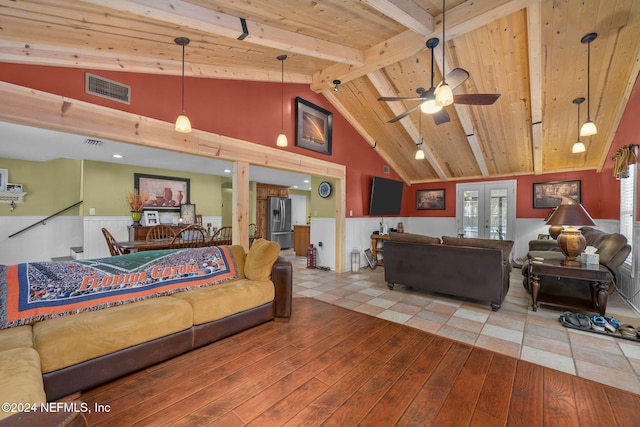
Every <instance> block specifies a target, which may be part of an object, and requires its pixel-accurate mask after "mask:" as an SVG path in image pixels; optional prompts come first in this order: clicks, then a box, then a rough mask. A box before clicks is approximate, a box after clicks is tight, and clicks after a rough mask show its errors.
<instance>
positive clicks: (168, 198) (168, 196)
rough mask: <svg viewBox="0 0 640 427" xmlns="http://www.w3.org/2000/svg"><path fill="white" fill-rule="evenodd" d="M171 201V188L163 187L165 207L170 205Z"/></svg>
mask: <svg viewBox="0 0 640 427" xmlns="http://www.w3.org/2000/svg"><path fill="white" fill-rule="evenodd" d="M172 199H173V191H171V188H169V187H165V188H164V202H165V203H166V204H167V205H170V204H171V200H172Z"/></svg>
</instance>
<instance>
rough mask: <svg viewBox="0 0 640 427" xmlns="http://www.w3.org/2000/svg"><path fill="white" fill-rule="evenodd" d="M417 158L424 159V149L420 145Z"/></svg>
mask: <svg viewBox="0 0 640 427" xmlns="http://www.w3.org/2000/svg"><path fill="white" fill-rule="evenodd" d="M416 160H424V151H422V148H420V147H418V150H417V151H416Z"/></svg>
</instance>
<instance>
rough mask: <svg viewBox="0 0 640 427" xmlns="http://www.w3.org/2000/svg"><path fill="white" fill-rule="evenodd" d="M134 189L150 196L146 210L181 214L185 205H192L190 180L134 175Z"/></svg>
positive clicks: (146, 202)
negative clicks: (182, 206)
mask: <svg viewBox="0 0 640 427" xmlns="http://www.w3.org/2000/svg"><path fill="white" fill-rule="evenodd" d="M133 181H134V182H133V187H134V188H135V189H137V190H138V191H140V193H146V194H148V199H147V200H146V201H145V202H144V209H145V210H147V209H152V210H163V211H174V212H179V211H180V206H181V205H182V204H183V203H191V199H190V194H189V192H190V187H191V180H190V179H189V178H176V177H172V176H161V175H147V174H142V173H135V174H133Z"/></svg>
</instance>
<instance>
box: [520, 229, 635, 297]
mask: <svg viewBox="0 0 640 427" xmlns="http://www.w3.org/2000/svg"><path fill="white" fill-rule="evenodd" d="M580 232H581V233H582V235H583V236H584V238H585V240H586V241H587V246H593V247H595V248H596V249H597V252H596V253H597V254H598V255H599V261H600V265H603V266H604V267H607V269H608V270H609V280H610V282H609V287H608V289H607V292H608V293H609V294H612V293H613V291H614V290H615V287H616V283H617V282H618V279H619V275H620V271H619V269H620V266H621V265H622V264H623V263H624V261H625V259H627V256H628V255H629V253H630V252H631V246H629V245H628V244H627V238H626V237H624V236H623V235H622V234H620V233H606V232H604V231H601V230H597V229H595V228H593V227H582V228H580ZM533 257H540V258H544V259H559V260H562V259H564V257H565V256H564V254H563V253H562V252H561V251H560V247H559V246H558V243H557V242H556V241H555V240H531V241H530V242H529V252H528V253H527V260H526V261H525V262H524V263H523V265H522V275H523V276H524V279H523V280H522V284H523V286H524V288H525V289H526V290H527V291H529V292H530V289H529V264H530V260H531V259H532V258H533ZM579 284H580V281H579V280H573V279H562V280H557V279H556V278H555V277H550V276H540V287H541V288H544V289H547V290H548V291H549V292H551V293H552V294H553V295H555V296H557V297H559V298H571V297H573V296H576V298H577V299H584V298H581V296H580V295H572V294H576V293H580V292H581V290H582V291H584V292H583V293H584V294H585V295H584V297H585V298H586V297H587V296H588V298H589V300H590V298H591V294H590V293H589V292H587V291H588V289H586V287H585V286H580V285H579ZM571 299H573V298H571Z"/></svg>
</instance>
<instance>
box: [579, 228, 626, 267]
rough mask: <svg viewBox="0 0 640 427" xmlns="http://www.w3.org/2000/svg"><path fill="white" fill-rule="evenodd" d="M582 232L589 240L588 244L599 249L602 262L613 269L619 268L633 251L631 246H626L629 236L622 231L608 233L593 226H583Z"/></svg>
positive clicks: (598, 252)
mask: <svg viewBox="0 0 640 427" xmlns="http://www.w3.org/2000/svg"><path fill="white" fill-rule="evenodd" d="M580 232H581V233H582V235H583V236H584V238H585V240H586V241H587V246H593V247H595V248H596V249H597V250H598V251H597V254H598V255H599V262H600V264H602V265H605V266H607V267H609V268H610V269H612V270H617V269H618V267H620V266H621V265H622V263H623V262H624V260H625V259H626V258H627V255H629V252H630V251H631V247H629V248H626V246H627V238H626V237H624V235H622V234H620V233H606V232H604V231H601V230H596V229H595V228H591V227H582V228H581V229H580Z"/></svg>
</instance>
